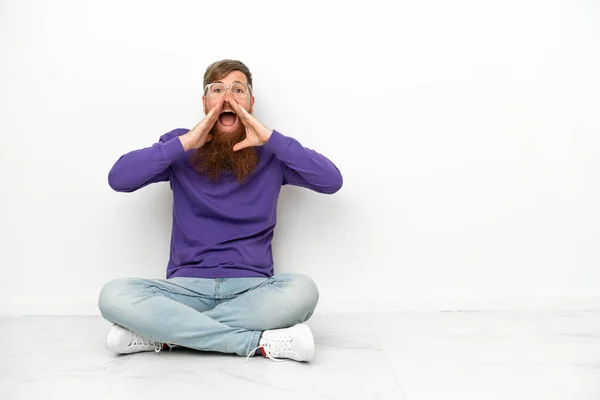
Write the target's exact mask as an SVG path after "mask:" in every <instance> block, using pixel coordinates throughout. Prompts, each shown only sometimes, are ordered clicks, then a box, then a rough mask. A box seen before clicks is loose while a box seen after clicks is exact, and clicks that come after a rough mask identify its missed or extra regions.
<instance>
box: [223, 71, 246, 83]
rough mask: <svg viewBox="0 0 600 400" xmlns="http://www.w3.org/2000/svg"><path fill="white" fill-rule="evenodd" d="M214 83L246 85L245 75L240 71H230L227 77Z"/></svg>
mask: <svg viewBox="0 0 600 400" xmlns="http://www.w3.org/2000/svg"><path fill="white" fill-rule="evenodd" d="M215 82H221V83H236V82H237V83H248V79H247V78H246V74H244V73H243V72H242V71H231V72H230V73H229V74H228V75H227V76H225V77H223V78H221V79H217V80H216V81H215Z"/></svg>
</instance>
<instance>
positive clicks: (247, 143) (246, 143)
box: [233, 139, 251, 151]
mask: <svg viewBox="0 0 600 400" xmlns="http://www.w3.org/2000/svg"><path fill="white" fill-rule="evenodd" d="M250 146H251V145H250V141H249V140H248V139H244V140H242V141H241V142H238V143H236V145H235V146H233V151H240V150H242V149H245V148H246V147H250Z"/></svg>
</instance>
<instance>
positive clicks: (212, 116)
mask: <svg viewBox="0 0 600 400" xmlns="http://www.w3.org/2000/svg"><path fill="white" fill-rule="evenodd" d="M222 108H223V101H222V100H221V101H219V102H218V103H217V104H215V106H214V107H213V108H212V110H210V112H209V116H208V120H209V121H210V123H211V124H212V125H214V123H215V122H217V119H219V115H220V114H221V110H222Z"/></svg>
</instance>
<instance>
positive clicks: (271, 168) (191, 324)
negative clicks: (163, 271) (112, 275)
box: [98, 60, 342, 361]
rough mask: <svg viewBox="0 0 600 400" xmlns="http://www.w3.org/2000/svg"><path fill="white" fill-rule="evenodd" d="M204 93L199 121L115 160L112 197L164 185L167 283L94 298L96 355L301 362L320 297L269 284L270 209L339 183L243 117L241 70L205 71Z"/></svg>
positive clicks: (302, 286) (247, 89)
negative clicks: (287, 189) (102, 327)
mask: <svg viewBox="0 0 600 400" xmlns="http://www.w3.org/2000/svg"><path fill="white" fill-rule="evenodd" d="M204 85H205V88H204V96H203V97H202V104H203V107H204V113H205V114H206V116H205V117H204V119H203V120H202V121H200V122H199V123H198V124H197V125H196V126H195V127H194V128H193V129H191V130H188V129H175V130H173V131H171V132H168V133H166V134H164V135H162V136H161V137H160V139H159V141H158V142H157V143H155V144H154V145H152V146H151V147H148V148H144V149H139V150H135V151H132V152H129V153H127V154H125V155H123V156H121V157H120V158H119V159H118V160H117V162H116V163H115V165H114V166H113V168H112V169H111V171H110V173H109V177H108V180H109V184H110V186H111V187H112V188H113V189H114V190H116V191H119V192H133V191H135V190H137V189H140V188H142V187H144V186H146V185H149V184H151V183H154V182H160V181H169V182H170V185H171V189H172V191H173V229H172V235H171V251H170V258H169V262H168V266H167V279H166V280H162V279H136V278H125V279H116V280H113V281H111V282H109V283H107V284H106V285H105V286H104V287H103V289H102V291H101V293H100V297H99V301H98V305H99V308H100V311H101V312H102V316H103V317H104V318H106V319H107V320H108V321H110V322H112V323H113V324H114V325H113V326H112V327H111V329H110V331H109V333H108V337H107V339H106V346H107V348H108V349H109V350H111V351H113V352H115V353H117V354H129V353H134V352H138V351H157V352H159V351H160V350H161V349H164V348H166V346H168V347H173V346H174V345H179V346H184V347H188V348H192V349H196V350H201V351H217V352H224V353H234V354H238V355H241V356H250V355H260V354H262V355H263V356H267V357H269V358H271V359H274V360H277V359H283V358H285V359H293V360H296V361H310V360H311V359H312V358H313V357H314V354H315V346H314V340H313V336H312V332H311V330H310V329H309V327H308V326H307V325H305V324H303V322H305V321H306V320H308V319H309V318H310V316H311V315H312V313H313V312H314V310H315V307H316V305H317V302H318V297H319V292H318V289H317V287H316V285H315V283H314V282H313V281H312V280H311V279H310V278H309V277H307V276H305V275H302V274H281V275H274V271H273V257H272V250H271V240H272V239H273V232H274V229H275V223H276V209H277V200H278V196H279V192H280V189H281V186H282V185H286V184H289V185H296V186H302V187H305V188H308V189H311V190H314V191H316V192H319V193H327V194H332V193H335V192H337V191H338V190H339V189H340V188H341V186H342V176H341V174H340V172H339V170H338V169H337V167H336V166H335V165H334V164H333V163H332V162H331V161H329V160H328V159H327V158H325V157H324V156H322V155H321V154H319V153H317V152H315V151H313V150H310V149H307V148H305V147H303V146H302V145H301V144H300V143H299V142H298V141H297V140H295V139H293V138H291V137H287V136H285V135H283V134H282V133H280V132H278V131H276V130H271V129H269V128H267V127H266V126H265V125H263V124H262V123H261V122H259V121H258V120H257V119H256V118H255V117H254V116H253V115H252V109H253V107H254V96H253V95H252V75H251V73H250V71H249V70H248V68H247V67H246V66H245V65H244V64H243V63H242V62H240V61H235V60H222V61H218V62H216V63H213V64H211V65H210V66H209V67H208V69H207V70H206V72H205V74H204ZM256 350H260V351H259V352H257V351H256Z"/></svg>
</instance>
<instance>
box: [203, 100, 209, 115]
mask: <svg viewBox="0 0 600 400" xmlns="http://www.w3.org/2000/svg"><path fill="white" fill-rule="evenodd" d="M202 110H203V111H204V114H208V112H207V111H208V110H207V109H206V98H205V97H204V96H202Z"/></svg>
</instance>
